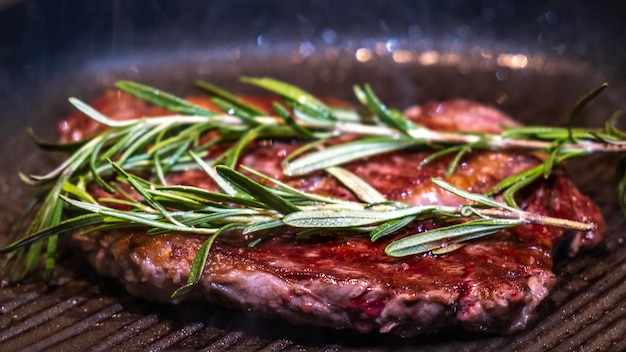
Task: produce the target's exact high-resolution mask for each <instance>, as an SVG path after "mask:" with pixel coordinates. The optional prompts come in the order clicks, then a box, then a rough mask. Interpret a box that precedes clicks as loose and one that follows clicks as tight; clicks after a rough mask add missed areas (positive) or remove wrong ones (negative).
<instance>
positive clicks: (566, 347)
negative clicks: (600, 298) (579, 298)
mask: <svg viewBox="0 0 626 352" xmlns="http://www.w3.org/2000/svg"><path fill="white" fill-rule="evenodd" d="M618 292H621V293H622V296H621V298H620V300H619V301H618V302H615V300H613V301H612V302H611V303H616V305H615V306H614V307H612V308H607V307H606V305H601V306H605V307H604V308H605V309H602V307H601V306H598V307H594V306H591V307H589V309H588V310H589V311H587V312H581V313H582V314H584V315H585V316H589V317H590V318H591V319H593V318H594V317H600V319H598V320H599V321H601V324H598V321H596V320H593V321H587V323H586V326H584V325H583V326H582V328H581V329H580V330H578V332H577V333H576V334H574V335H573V336H569V337H568V338H567V339H565V340H564V341H563V342H561V344H559V345H558V346H556V347H555V348H554V350H555V351H564V352H565V351H573V350H575V349H576V348H577V347H579V346H583V345H585V343H586V342H587V341H591V340H592V339H593V337H594V336H604V335H605V334H606V331H607V329H606V328H607V327H608V326H613V327H615V326H617V325H619V324H618V322H619V320H620V319H622V320H626V319H624V317H623V315H624V312H626V301H624V299H623V296H624V292H626V282H624V283H622V284H621V285H619V286H618V287H616V288H615V289H613V290H612V291H611V293H610V294H609V295H608V296H614V293H618ZM607 298H608V297H607ZM624 328H626V327H624ZM609 330H610V329H609ZM623 336H624V335H622V337H623ZM608 341H615V340H610V339H609V340H608ZM591 346H592V345H589V346H588V347H591Z"/></svg>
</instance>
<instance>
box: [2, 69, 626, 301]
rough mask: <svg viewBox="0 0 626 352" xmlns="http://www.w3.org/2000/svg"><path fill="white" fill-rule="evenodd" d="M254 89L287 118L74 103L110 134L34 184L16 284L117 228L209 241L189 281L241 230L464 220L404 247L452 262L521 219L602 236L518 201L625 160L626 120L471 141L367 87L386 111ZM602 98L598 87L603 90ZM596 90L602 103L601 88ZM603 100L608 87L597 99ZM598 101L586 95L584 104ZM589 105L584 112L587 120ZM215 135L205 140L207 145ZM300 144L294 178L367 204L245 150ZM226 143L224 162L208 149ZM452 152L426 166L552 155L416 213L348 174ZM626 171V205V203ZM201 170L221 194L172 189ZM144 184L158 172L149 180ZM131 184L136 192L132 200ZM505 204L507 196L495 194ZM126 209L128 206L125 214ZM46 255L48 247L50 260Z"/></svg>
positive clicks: (259, 233) (17, 250) (75, 150)
mask: <svg viewBox="0 0 626 352" xmlns="http://www.w3.org/2000/svg"><path fill="white" fill-rule="evenodd" d="M242 81H244V82H246V83H250V84H253V85H256V86H259V87H261V88H264V89H267V90H269V91H271V92H273V93H276V94H278V95H279V96H280V97H282V99H283V101H282V102H281V103H276V104H274V109H275V115H276V116H270V115H271V113H270V112H267V111H264V110H262V109H258V108H256V107H254V106H252V105H250V104H248V103H246V102H245V101H244V100H242V99H240V98H238V97H236V96H234V95H232V94H230V93H228V92H226V91H224V90H222V89H220V88H218V87H216V86H213V85H211V84H208V83H205V82H199V83H198V85H199V86H200V87H202V88H203V89H205V90H208V91H209V92H211V93H212V94H214V95H216V98H214V99H213V101H214V102H215V103H216V105H217V106H218V107H220V108H222V109H224V110H225V113H221V112H214V111H209V110H207V109H205V108H203V107H200V106H197V105H194V104H191V103H189V102H187V101H185V100H183V99H181V98H178V97H176V96H174V95H171V94H169V93H166V92H163V91H161V90H158V89H155V88H152V87H148V86H144V85H140V84H137V83H133V82H126V81H123V82H119V83H118V84H117V87H118V88H120V89H121V90H123V91H125V92H127V93H129V94H132V95H135V96H137V97H139V98H141V99H145V100H146V101H148V102H151V103H153V104H155V105H158V106H161V107H164V108H166V109H168V110H170V111H172V112H174V113H177V114H180V115H173V116H163V117H154V118H139V119H132V120H124V121H116V120H111V119H109V118H108V117H106V116H104V115H102V114H101V113H100V112H98V111H96V110H95V109H93V108H92V107H90V106H89V105H87V104H85V103H83V102H81V101H79V100H77V99H74V98H72V99H70V103H72V104H73V105H74V106H75V107H76V108H77V109H79V110H80V111H82V112H83V113H85V114H86V115H87V116H89V117H90V118H92V119H94V120H95V121H97V122H99V123H101V124H104V125H106V126H108V127H109V128H108V129H107V130H105V131H103V132H100V133H98V134H96V135H94V136H92V137H90V138H89V139H88V140H86V141H83V142H80V143H71V144H66V145H60V146H53V145H49V144H45V143H41V142H40V143H39V144H40V145H42V146H44V147H46V148H47V149H54V150H58V151H64V152H67V153H68V154H69V156H68V158H67V159H66V161H64V162H63V163H61V164H60V165H59V166H58V167H57V168H56V169H54V170H53V171H51V172H50V173H48V174H46V175H42V176H37V175H30V176H25V175H22V178H23V179H24V181H26V182H28V183H31V184H38V185H49V187H50V190H49V193H48V194H47V196H46V197H45V198H44V200H43V202H42V203H41V205H40V206H39V210H38V212H37V213H36V215H35V217H34V219H33V220H32V222H31V226H30V227H29V228H28V229H26V231H25V233H24V235H23V236H22V238H20V239H19V240H17V241H15V242H14V243H12V244H10V245H9V246H7V247H6V248H4V249H2V250H0V253H11V258H10V259H13V260H12V261H9V262H8V263H10V264H9V265H10V266H11V267H10V268H11V272H12V273H13V274H14V275H13V277H14V278H21V277H23V276H24V275H25V274H27V273H28V272H31V271H34V270H35V269H36V268H37V267H38V263H39V260H40V256H41V254H42V253H46V265H45V269H46V273H47V275H48V276H49V275H50V273H51V272H52V271H51V270H52V268H53V266H54V261H53V260H54V250H55V248H56V241H57V236H59V235H62V234H64V233H71V232H75V231H78V230H83V231H85V232H86V233H88V232H89V231H91V230H90V228H91V229H94V228H95V229H97V230H99V231H110V230H115V229H123V228H128V226H134V227H143V228H145V230H146V233H147V234H148V235H158V234H159V233H163V232H167V231H178V232H185V233H196V234H204V235H206V236H207V239H206V241H205V242H204V244H203V245H202V246H201V249H200V250H199V252H198V254H197V256H196V259H195V260H194V263H193V266H192V271H191V273H190V275H189V280H188V285H186V286H185V287H183V288H181V289H179V290H178V291H176V293H175V294H176V295H178V294H183V293H185V292H187V291H188V289H189V288H190V287H191V286H193V285H194V284H195V283H196V282H197V281H198V280H199V279H200V276H201V273H202V271H203V270H204V267H205V265H206V260H207V258H208V251H209V250H210V247H211V245H212V243H213V242H214V241H215V240H216V238H218V237H219V235H220V234H221V233H224V232H226V231H239V232H240V233H242V234H243V235H245V238H247V239H248V240H249V244H250V245H251V246H253V245H256V244H257V243H259V242H260V241H263V239H264V238H266V237H265V236H267V234H266V232H267V230H270V229H274V228H278V227H291V228H296V229H299V230H298V231H299V232H298V234H299V235H302V236H312V235H316V234H320V233H324V234H331V233H335V232H340V233H368V234H369V236H370V238H371V240H372V241H376V240H378V239H380V238H382V237H385V236H388V235H391V234H394V233H397V232H398V231H400V230H402V229H404V228H405V227H406V226H407V225H408V224H410V223H411V222H413V221H416V220H427V219H432V220H435V221H437V222H439V223H445V222H448V223H450V224H451V225H449V226H444V227H440V228H437V229H435V230H431V231H427V232H424V233H416V234H411V235H408V236H405V237H403V238H401V239H399V240H396V241H393V242H391V243H390V244H389V245H388V247H387V249H386V252H387V254H388V255H391V256H403V255H412V254H418V253H424V252H429V251H432V252H433V253H435V254H443V253H446V252H448V251H451V250H455V249H458V248H460V247H461V246H462V245H463V244H464V243H465V242H466V241H469V240H472V239H475V238H479V237H483V236H487V235H489V234H492V233H494V232H498V231H501V230H505V229H509V228H512V227H515V226H518V225H521V224H540V225H545V226H556V227H562V228H567V229H573V230H576V231H591V230H593V229H595V226H596V225H595V224H591V223H581V222H576V221H571V220H567V219H556V218H552V217H547V216H541V215H537V214H531V213H527V212H525V211H523V210H521V209H519V208H518V207H517V205H516V203H515V199H514V198H515V194H516V192H517V191H518V190H519V189H521V188H523V187H525V186H526V185H528V184H529V183H531V182H533V181H534V180H536V179H537V178H540V177H547V176H548V175H549V174H550V173H551V171H552V170H553V168H554V166H555V165H556V164H558V163H560V162H562V161H564V160H566V159H569V158H572V157H575V156H581V155H586V154H590V153H594V152H623V151H624V150H626V138H625V136H626V135H625V134H624V133H623V132H621V131H620V130H619V129H617V128H616V127H615V118H612V119H610V120H609V122H607V124H606V125H605V128H604V129H596V130H584V129H574V128H558V127H508V128H506V129H505V131H504V132H503V133H500V134H488V133H471V134H468V133H462V132H440V131H434V130H430V129H428V128H425V127H424V126H419V125H417V124H415V123H413V122H411V121H409V120H408V119H407V118H406V117H405V116H404V115H403V114H402V113H401V112H400V111H398V110H394V109H389V108H387V107H386V106H385V105H384V104H383V103H382V102H381V101H380V99H379V98H378V97H376V95H375V94H374V92H373V90H372V89H371V88H370V87H369V86H365V87H363V88H362V87H356V88H355V93H356V95H357V99H358V100H359V101H361V102H362V103H363V105H364V106H365V108H366V110H367V111H369V112H370V113H371V114H372V115H373V116H367V115H363V114H362V113H358V112H356V111H350V110H346V109H334V108H332V107H329V106H327V105H326V104H324V103H322V102H321V101H320V100H319V99H317V98H315V97H314V96H313V95H311V94H309V93H307V92H305V91H303V90H301V89H299V88H297V87H294V86H291V85H289V84H287V83H284V82H280V81H276V80H273V79H270V78H243V79H242ZM594 92H595V91H594ZM594 92H592V93H590V95H588V96H589V97H590V98H591V97H593V96H595V95H597V93H594ZM597 92H598V93H599V91H597ZM590 98H589V99H582V100H581V103H580V104H579V105H584V104H586V102H588V101H589V100H590ZM581 108H582V106H577V108H576V109H575V113H573V114H572V116H574V115H575V114H577V113H578V111H579V110H580V109H581ZM210 132H211V133H212V132H215V133H212V134H211V135H215V136H216V137H215V138H213V139H212V140H209V141H206V140H205V139H203V138H202V137H203V136H206V135H207V133H210ZM344 134H348V135H352V136H353V138H352V139H351V140H349V141H344V142H342V143H339V144H337V143H334V144H333V145H325V144H326V143H327V142H328V141H329V140H331V139H332V138H331V137H333V136H340V135H344ZM267 138H291V139H293V138H298V139H301V140H303V141H305V142H306V144H304V146H303V147H301V148H299V149H298V150H296V151H295V152H294V153H293V154H292V155H290V156H287V158H286V159H285V161H284V163H283V166H284V170H283V171H284V173H285V175H292V176H293V175H303V174H307V173H310V172H314V171H324V172H327V173H329V174H330V175H332V176H333V177H335V178H336V179H337V180H338V181H339V182H340V183H342V184H343V185H344V186H345V187H346V188H347V189H349V190H351V191H352V192H353V193H354V194H355V195H356V197H357V198H358V201H346V200H342V199H337V198H333V197H326V196H320V195H317V194H312V193H307V192H303V191H301V190H297V189H294V188H293V187H291V186H289V185H287V184H285V183H282V182H281V181H280V180H277V179H274V178H271V177H269V176H267V175H263V174H261V173H259V172H258V171H255V170H252V169H249V168H246V167H244V166H240V165H239V159H240V157H241V154H242V152H243V151H244V150H245V148H246V147H247V146H248V145H249V144H250V143H252V142H253V141H255V140H257V139H267ZM216 144H223V145H224V146H226V147H225V148H223V152H222V153H221V154H219V155H208V152H207V150H208V148H209V147H211V146H213V145H216ZM432 146H437V147H440V148H441V147H443V149H440V150H438V151H436V152H435V153H434V154H432V156H431V157H428V158H427V159H426V160H424V161H423V163H422V165H423V164H426V163H429V162H432V161H433V160H435V159H436V158H439V157H442V156H444V155H447V154H455V156H454V157H453V158H452V162H451V163H450V165H449V167H448V172H449V173H453V172H454V170H455V168H456V165H457V164H458V163H459V162H460V160H461V159H462V158H463V156H464V155H466V154H467V153H470V152H472V151H474V150H509V149H514V150H520V149H525V150H528V151H532V152H539V153H544V154H545V155H547V157H546V159H545V162H544V163H542V164H541V165H538V166H536V167H534V168H531V169H529V170H526V171H524V172H522V173H520V174H517V175H513V176H511V177H509V178H507V179H505V180H502V181H501V182H500V183H498V184H497V185H496V186H495V187H494V188H493V189H492V190H491V191H490V192H489V193H488V194H486V195H482V194H474V193H470V192H467V191H465V190H461V189H458V188H455V187H453V186H452V185H450V184H448V183H446V182H444V181H443V180H438V179H435V180H433V183H434V184H435V185H437V186H439V187H441V188H442V189H444V190H445V191H448V192H451V193H453V194H455V195H456V196H458V197H460V198H462V199H465V202H466V205H462V206H448V205H414V204H403V203H399V202H391V201H389V200H387V199H386V198H385V196H384V195H382V194H380V193H379V192H378V191H377V190H376V189H374V188H373V187H372V186H371V185H369V184H368V183H367V182H365V181H364V180H362V179H360V178H359V177H358V176H357V175H355V174H353V173H351V172H349V171H348V170H346V169H343V168H341V165H343V164H345V163H348V162H351V161H354V160H358V159H362V158H365V157H369V156H373V155H378V154H382V153H388V152H391V151H397V150H402V149H407V148H432ZM623 164H624V163H621V164H620V165H621V166H620V168H619V170H621V172H620V173H619V174H618V175H619V176H618V180H619V181H620V202H621V203H622V204H626V201H624V199H626V197H625V196H624V193H625V190H624V189H626V187H624V186H623V184H624V183H625V182H624V179H625V178H624V176H623V175H624V171H623V170H624V169H626V168H625V167H623ZM190 168H195V169H200V170H204V171H205V172H206V174H207V175H208V176H209V177H210V178H211V179H212V180H213V181H214V182H215V184H216V185H217V186H218V191H208V190H204V189H200V188H197V187H191V186H178V185H168V184H167V175H168V173H171V172H178V171H182V170H187V169H190ZM141 175H153V177H152V178H146V177H143V176H141ZM90 183H96V184H97V185H99V186H100V187H101V188H102V189H104V190H105V191H107V192H109V193H115V192H117V193H118V194H120V195H121V197H122V198H117V197H114V198H101V199H94V198H93V197H92V196H91V195H90V193H89V192H87V190H86V187H87V185H88V184H90ZM122 184H126V185H128V186H129V187H130V188H132V190H133V192H134V193H135V194H136V195H135V196H132V195H131V194H129V193H128V192H127V191H123V188H122V187H120V185H122ZM499 194H501V195H502V199H503V200H504V202H503V201H499V200H496V199H495V198H494V197H493V196H494V195H499ZM120 205H123V206H125V208H124V210H120ZM44 251H45V252H44Z"/></svg>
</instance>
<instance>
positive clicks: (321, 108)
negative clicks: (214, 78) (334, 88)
mask: <svg viewBox="0 0 626 352" xmlns="http://www.w3.org/2000/svg"><path fill="white" fill-rule="evenodd" d="M241 81H242V82H244V83H249V84H253V85H255V86H258V87H261V88H264V89H267V90H269V91H271V92H274V93H276V94H278V95H280V96H282V97H283V98H285V99H288V100H291V101H294V102H297V103H298V104H301V105H303V106H306V107H307V108H309V109H311V110H312V111H315V112H316V113H317V114H318V116H320V118H322V119H325V120H335V119H336V118H335V116H334V114H333V111H332V110H331V109H330V108H328V107H327V106H326V104H324V103H322V102H321V101H320V100H318V99H317V98H316V97H314V96H313V95H311V94H309V93H307V92H305V91H304V90H302V89H300V88H298V87H296V86H293V85H291V84H287V83H285V82H281V81H277V80H275V79H272V78H267V77H264V78H252V77H242V78H241Z"/></svg>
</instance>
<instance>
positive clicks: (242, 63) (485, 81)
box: [0, 0, 626, 351]
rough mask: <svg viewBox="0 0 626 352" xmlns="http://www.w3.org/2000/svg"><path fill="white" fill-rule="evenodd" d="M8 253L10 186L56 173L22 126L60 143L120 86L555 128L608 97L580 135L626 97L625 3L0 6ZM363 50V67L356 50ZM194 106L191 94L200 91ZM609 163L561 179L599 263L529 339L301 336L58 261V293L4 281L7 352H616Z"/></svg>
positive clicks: (542, 312)
mask: <svg viewBox="0 0 626 352" xmlns="http://www.w3.org/2000/svg"><path fill="white" fill-rule="evenodd" d="M0 6H1V7H0V121H1V122H0V123H1V125H0V126H1V128H0V141H1V142H0V156H1V158H0V160H1V161H0V163H1V166H2V168H0V194H1V197H2V198H1V200H2V202H0V238H1V240H0V242H2V243H6V241H8V238H9V232H10V230H11V227H12V226H13V224H14V223H15V220H16V217H17V214H18V213H19V210H20V209H21V208H22V207H23V206H24V205H25V204H26V202H27V200H28V199H29V197H30V196H32V195H33V194H34V192H35V190H33V189H30V188H29V187H26V186H24V185H22V184H20V182H19V179H18V177H17V173H18V172H19V171H26V172H29V173H40V172H43V171H46V170H49V168H50V167H52V166H53V165H54V162H55V161H58V156H56V155H48V154H43V153H41V152H39V151H37V150H36V149H35V148H34V146H33V143H32V142H31V141H30V140H29V138H28V136H27V132H26V131H27V127H29V126H32V127H33V128H34V130H35V132H36V133H37V135H39V136H40V137H42V138H47V139H49V140H54V139H55V134H54V126H55V122H56V121H58V120H59V119H60V118H61V117H62V116H63V115H64V114H66V113H68V112H69V111H70V107H69V105H68V104H67V103H66V98H67V97H69V96H76V97H79V98H81V99H84V100H89V99H91V98H94V97H96V96H97V95H98V94H100V93H102V92H103V90H104V89H106V88H107V87H110V86H111V85H112V84H113V83H114V82H115V80H117V79H131V80H136V81H139V82H143V83H146V84H151V85H155V86H158V87H161V88H163V89H167V90H170V91H172V92H174V93H180V94H184V93H191V92H195V91H194V90H193V87H192V82H193V80H194V79H196V78H202V79H205V80H208V81H211V82H214V83H215V84H218V85H221V86H224V87H226V88H229V89H231V90H234V91H243V92H254V91H253V90H251V89H250V88H249V87H245V86H243V85H240V84H237V83H236V79H237V77H238V76H240V75H252V76H263V75H267V76H273V77H276V78H279V79H284V80H287V81H290V82H292V83H295V84H298V85H300V86H302V87H304V88H306V89H307V90H309V91H312V92H314V93H316V94H318V95H325V96H334V97H338V98H342V99H346V100H349V101H353V98H352V93H351V85H352V84H354V83H365V82H369V83H370V84H372V86H373V87H374V89H375V90H376V91H377V92H378V93H379V94H380V95H381V97H382V98H383V99H384V100H385V101H387V102H389V103H390V104H391V105H394V106H398V107H406V106H409V105H411V104H415V103H422V102H425V101H427V100H431V99H446V98H451V97H465V98H470V99H475V100H478V101H480V102H484V103H488V104H491V105H494V106H497V107H499V108H500V109H502V110H504V111H506V112H508V113H510V114H512V115H513V116H515V117H516V118H518V119H520V120H522V121H524V122H525V123H528V124H548V125H565V124H566V121H567V114H568V112H569V109H570V108H571V107H572V106H573V104H574V102H575V101H576V100H577V98H578V97H580V96H581V95H582V94H584V93H585V92H587V91H589V90H590V89H592V88H594V87H595V86H597V85H599V84H600V83H602V82H605V81H607V82H609V83H610V85H611V86H610V88H609V89H608V91H607V92H606V93H604V94H603V95H602V96H601V97H600V98H598V99H597V100H596V101H594V102H593V103H592V104H591V105H590V106H589V107H588V109H587V110H585V113H584V114H583V116H582V118H581V119H580V121H578V123H579V124H581V125H587V126H600V125H601V124H602V123H603V121H604V118H605V117H606V116H608V115H609V114H610V113H612V112H613V111H615V110H623V109H624V101H625V98H626V79H625V78H624V77H626V76H624V73H626V57H625V56H626V40H625V39H626V30H625V29H626V25H625V24H624V21H623V17H624V15H625V14H626V7H625V6H624V5H622V4H619V3H615V4H605V5H604V6H600V5H592V4H590V3H589V4H587V3H584V2H576V3H568V4H567V5H562V6H560V5H559V4H558V3H556V2H554V3H541V4H535V3H527V4H518V3H516V2H513V1H482V2H473V3H472V4H466V3H465V2H463V1H445V2H441V3H434V2H432V3H431V2H426V1H420V2H409V1H396V2H391V1H371V2H364V1H344V2H341V3H339V2H331V1H300V2H294V1H292V2H284V1H213V2H210V3H208V2H206V1H173V0H170V1H145V2H141V3H139V2H132V3H131V2H122V1H93V0H92V1H89V2H85V1H61V0H54V1H45V0H42V1H9V2H7V1H5V2H0ZM359 49H361V50H359ZM196 93H197V92H196ZM616 161H617V157H616V156H607V155H604V156H594V157H591V158H588V159H585V160H584V161H575V162H572V163H569V164H568V165H567V169H568V171H569V173H570V175H571V177H572V178H573V179H574V181H575V182H576V183H577V184H578V185H579V186H580V188H581V189H582V190H583V192H584V193H586V194H588V195H589V196H590V197H591V198H592V199H593V200H594V201H595V202H597V203H598V204H599V205H600V207H601V208H602V211H603V213H604V215H605V217H606V220H607V223H608V233H607V238H606V241H605V242H604V244H603V245H602V246H601V247H600V248H598V249H597V250H595V251H593V252H590V253H586V254H584V255H582V256H581V257H578V258H576V259H568V258H566V257H564V256H560V257H559V258H558V260H557V264H556V268H555V270H556V272H557V274H558V284H557V287H556V288H555V290H554V292H553V293H552V295H551V296H550V297H549V298H548V299H547V300H546V301H545V302H543V303H542V305H541V306H540V307H539V319H538V320H537V321H536V322H534V323H533V324H532V325H531V326H529V327H528V329H527V330H525V331H523V332H520V333H518V334H514V335H507V336H489V335H488V336H484V335H467V334H452V333H446V334H436V335H432V336H425V337H418V338H414V339H410V340H403V339H399V338H395V337H391V336H383V335H379V334H371V335H365V336H363V335H360V334H357V333H354V332H346V331H334V330H326V329H311V328H303V327H297V326H291V325H289V324H286V323H283V322H280V321H276V320H272V319H268V318H264V317H261V316H258V315H257V314H254V313H253V312H237V311H231V310H228V309H225V308H221V307H218V306H213V305H192V304H185V305H181V306H169V305H155V304H151V303H148V302H145V301H142V300H139V299H135V298H132V297H129V296H127V294H126V293H125V292H124V291H123V289H122V288H121V287H120V286H118V285H117V284H116V283H115V282H114V281H112V280H108V279H104V278H101V277H98V276H96V275H94V274H93V273H92V272H91V271H90V270H89V268H88V267H87V266H86V265H85V264H84V262H82V261H81V259H80V256H79V255H76V254H75V253H64V254H63V255H62V256H61V258H60V265H59V268H58V272H57V275H56V277H55V279H54V280H53V282H52V284H51V285H49V286H46V285H45V284H43V283H42V282H40V281H36V280H35V281H27V282H24V283H20V284H9V283H7V282H6V281H3V282H2V288H0V346H2V348H1V349H2V350H6V351H11V350H20V349H24V350H42V349H49V350H57V351H64V350H97V351H103V350H136V349H139V350H236V351H250V350H253V351H254V350H260V351H296V350H297V351H318V350H322V351H349V350H402V349H403V350H411V351H414V350H424V351H425V350H436V351H460V350H466V351H485V350H492V351H496V350H497V351H536V350H558V351H561V350H600V351H609V350H613V351H617V350H624V349H626V339H624V338H623V337H624V335H625V333H626V299H625V298H626V245H625V244H624V231H623V229H622V226H623V224H624V217H623V216H622V215H621V213H620V211H619V208H618V206H617V199H616V194H617V192H616V186H615V182H614V176H613V174H614V169H615V165H616Z"/></svg>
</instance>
